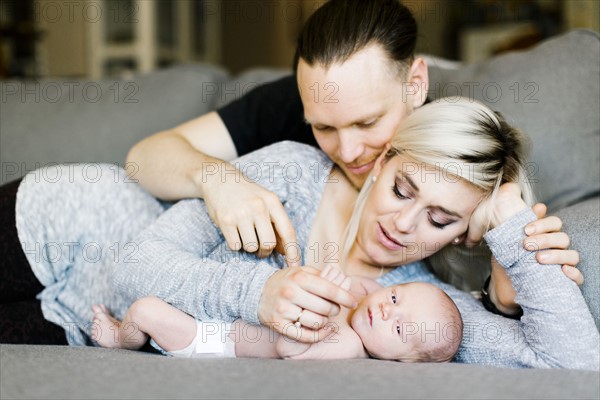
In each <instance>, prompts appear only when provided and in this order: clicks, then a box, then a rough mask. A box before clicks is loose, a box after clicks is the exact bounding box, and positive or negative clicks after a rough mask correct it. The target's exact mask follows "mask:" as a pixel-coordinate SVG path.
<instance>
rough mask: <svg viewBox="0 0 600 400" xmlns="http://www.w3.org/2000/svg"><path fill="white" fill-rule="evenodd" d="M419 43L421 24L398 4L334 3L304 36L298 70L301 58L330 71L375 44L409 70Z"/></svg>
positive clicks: (392, 0)
mask: <svg viewBox="0 0 600 400" xmlns="http://www.w3.org/2000/svg"><path fill="white" fill-rule="evenodd" d="M416 41H417V22H416V21H415V19H414V17H413V15H412V14H411V12H410V10H409V9H408V8H406V6H404V5H403V4H401V3H400V2H399V1H398V0H331V1H329V2H327V3H325V4H324V5H323V6H322V7H320V8H319V9H317V10H316V11H315V12H314V14H313V15H312V16H311V17H310V18H309V19H308V21H306V24H305V25H304V27H303V29H302V31H301V32H300V36H299V37H298V45H297V47H296V54H295V56H294V70H296V69H297V68H298V62H299V61H300V58H302V59H303V60H304V61H305V62H306V63H308V65H311V66H312V65H315V64H319V65H322V66H324V67H326V68H327V67H329V66H331V65H332V64H334V63H342V62H345V61H346V60H348V59H349V58H350V57H351V56H352V55H353V54H355V53H356V52H358V51H360V50H362V49H363V48H365V47H366V46H368V45H370V44H373V43H377V44H379V45H380V46H381V47H382V49H383V50H384V51H385V53H386V54H387V56H388V57H389V58H390V60H392V61H394V62H395V64H397V66H398V67H400V68H401V69H405V68H406V67H407V66H408V65H409V64H410V62H411V61H412V58H413V55H414V50H415V44H416ZM402 67H404V68H402Z"/></svg>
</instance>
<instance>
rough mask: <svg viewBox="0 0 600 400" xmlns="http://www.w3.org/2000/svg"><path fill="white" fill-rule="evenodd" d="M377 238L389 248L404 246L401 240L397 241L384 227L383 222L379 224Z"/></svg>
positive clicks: (394, 248)
mask: <svg viewBox="0 0 600 400" xmlns="http://www.w3.org/2000/svg"><path fill="white" fill-rule="evenodd" d="M377 240H379V243H381V244H382V245H383V246H384V247H385V248H386V249H388V250H400V249H402V248H404V247H406V246H405V245H403V244H402V243H400V242H397V241H396V240H395V239H393V238H392V237H391V236H390V235H389V234H388V233H387V232H386V231H385V229H383V227H382V226H381V224H377Z"/></svg>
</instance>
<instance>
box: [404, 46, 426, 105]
mask: <svg viewBox="0 0 600 400" xmlns="http://www.w3.org/2000/svg"><path fill="white" fill-rule="evenodd" d="M406 90H407V93H408V94H409V95H410V96H409V98H410V101H411V105H412V107H413V109H415V108H419V107H421V106H422V105H423V104H424V103H425V100H426V99H427V91H428V90H429V70H428V67H427V62H426V61H425V59H424V58H422V57H417V58H416V59H415V60H414V61H413V63H412V65H411V66H410V70H409V72H408V84H407V88H406Z"/></svg>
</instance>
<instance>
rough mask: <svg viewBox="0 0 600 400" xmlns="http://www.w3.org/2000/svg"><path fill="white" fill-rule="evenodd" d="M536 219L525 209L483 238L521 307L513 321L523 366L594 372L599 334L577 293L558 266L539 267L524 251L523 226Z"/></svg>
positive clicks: (598, 360) (531, 254) (598, 357)
mask: <svg viewBox="0 0 600 400" xmlns="http://www.w3.org/2000/svg"><path fill="white" fill-rule="evenodd" d="M535 219H536V217H535V215H534V214H533V212H532V211H531V210H529V209H527V210H524V211H523V212H521V213H520V214H519V215H517V216H516V217H515V218H512V219H511V220H509V221H507V222H506V223H504V224H502V225H501V226H499V227H498V228H496V229H494V230H492V231H490V232H488V233H487V234H486V235H485V239H486V241H487V243H488V245H489V247H490V249H491V250H492V253H493V254H494V256H495V257H496V260H497V261H498V262H499V263H500V265H502V266H503V267H504V268H506V271H507V273H508V275H509V276H510V278H511V280H512V283H513V287H514V288H515V291H516V292H517V297H516V299H515V300H516V302H517V303H518V304H519V305H520V306H521V307H522V308H523V316H522V317H521V320H520V321H516V322H515V323H516V324H517V326H516V327H515V329H518V331H519V332H520V333H521V334H522V338H523V340H521V341H520V342H519V343H520V346H519V347H520V349H521V351H522V355H521V357H522V361H523V362H525V363H526V364H530V365H531V366H536V367H563V368H573V369H593V370H598V368H599V363H600V349H599V344H600V343H599V335H598V330H597V328H596V325H595V324H594V320H593V318H592V315H591V313H590V311H589V309H588V307H587V305H586V303H585V301H584V299H583V296H582V295H581V291H580V290H579V288H578V287H577V285H576V284H575V283H574V282H573V281H571V280H570V279H569V278H567V277H566V276H565V275H564V273H563V272H562V269H561V267H560V265H543V264H539V263H538V262H537V260H536V258H535V252H532V251H527V250H525V249H524V247H523V240H524V239H525V233H524V227H525V225H526V224H527V223H529V222H531V221H534V220H535Z"/></svg>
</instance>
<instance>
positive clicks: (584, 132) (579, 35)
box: [429, 30, 600, 211]
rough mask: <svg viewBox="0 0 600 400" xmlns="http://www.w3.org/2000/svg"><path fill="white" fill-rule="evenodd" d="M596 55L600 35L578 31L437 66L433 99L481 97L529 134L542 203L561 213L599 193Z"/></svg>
mask: <svg viewBox="0 0 600 400" xmlns="http://www.w3.org/2000/svg"><path fill="white" fill-rule="evenodd" d="M599 49H600V39H599V35H598V34H597V33H595V32H592V31H586V30H576V31H572V32H569V33H566V34H564V35H562V36H558V37H554V38H552V39H549V40H547V41H545V42H543V43H542V44H540V45H538V46H536V47H535V48H533V49H531V50H528V51H522V52H514V53H509V54H506V55H502V56H498V57H495V58H492V59H490V60H487V61H484V62H481V63H476V64H471V65H466V66H463V67H461V68H457V69H449V68H447V67H446V66H445V65H440V66H437V65H436V63H435V62H434V63H433V65H431V66H430V70H429V71H430V72H429V73H430V91H429V95H430V97H431V98H435V99H437V98H440V97H443V96H456V95H462V96H467V97H470V98H474V99H477V100H479V101H481V102H483V103H485V104H486V105H488V106H490V107H491V108H492V109H494V110H496V111H500V112H501V113H502V114H503V115H504V116H505V117H506V118H507V119H508V121H509V122H512V123H513V124H514V125H516V126H517V127H519V128H521V129H522V130H523V131H524V132H526V133H527V134H528V135H529V136H530V137H531V139H532V141H533V149H532V153H531V157H530V161H531V162H530V163H529V164H528V172H529V175H530V178H531V179H532V182H533V183H534V186H535V190H536V193H537V195H538V199H539V200H540V201H543V202H546V203H547V204H548V206H549V208H550V210H551V211H552V210H556V209H558V208H561V207H563V206H565V205H568V204H572V203H574V202H577V201H578V200H580V199H583V198H585V197H589V196H590V195H592V194H594V193H598V192H599V190H600V159H599V154H600V151H599V148H600V140H599V138H600V115H599V112H598V110H599V109H600V104H599V103H600V64H599V62H598V60H599V57H600V56H599Z"/></svg>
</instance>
